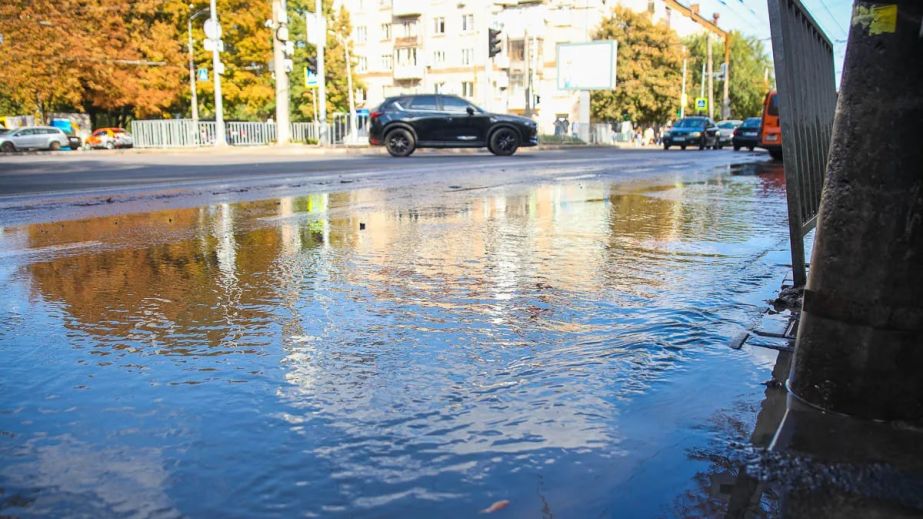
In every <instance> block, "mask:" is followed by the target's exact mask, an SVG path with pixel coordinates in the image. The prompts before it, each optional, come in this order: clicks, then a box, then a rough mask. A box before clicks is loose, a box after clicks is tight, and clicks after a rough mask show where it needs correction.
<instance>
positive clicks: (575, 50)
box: [557, 40, 618, 90]
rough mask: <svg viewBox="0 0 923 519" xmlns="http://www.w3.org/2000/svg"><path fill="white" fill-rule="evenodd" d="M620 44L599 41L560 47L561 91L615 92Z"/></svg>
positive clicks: (559, 86) (566, 44) (558, 54)
mask: <svg viewBox="0 0 923 519" xmlns="http://www.w3.org/2000/svg"><path fill="white" fill-rule="evenodd" d="M617 57H618V42H616V41H614V40H597V41H588V42H584V43H559V44H558V48H557V64H558V90H612V89H614V88H615V68H616V60H617Z"/></svg>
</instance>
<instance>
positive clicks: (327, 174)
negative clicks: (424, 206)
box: [0, 147, 768, 225]
mask: <svg viewBox="0 0 923 519" xmlns="http://www.w3.org/2000/svg"><path fill="white" fill-rule="evenodd" d="M767 158H768V156H767V155H766V154H765V153H761V152H752V153H751V152H733V151H730V150H718V151H712V150H708V151H698V150H690V151H680V150H671V151H663V150H660V149H639V150H624V149H615V148H602V147H599V148H597V147H574V148H566V149H556V150H537V149H526V150H521V151H520V153H517V154H516V155H514V156H512V157H495V156H493V155H491V154H489V153H487V152H471V151H464V152H454V151H451V150H450V151H436V150H423V151H421V152H418V153H416V154H414V155H413V156H411V157H409V158H404V159H395V158H392V157H390V156H388V155H387V154H385V153H383V152H381V151H380V150H358V151H350V153H348V154H347V153H343V152H342V150H341V151H339V152H335V153H334V154H325V155H321V154H317V153H316V152H315V151H314V150H310V151H306V150H305V149H304V148H299V147H292V148H279V149H272V148H251V149H240V148H231V149H228V150H222V151H216V150H193V151H182V152H150V151H147V152H142V151H128V152H104V151H103V152H85V153H61V154H55V155H5V156H4V155H0V224H4V225H10V224H13V223H25V222H29V221H40V220H42V221H48V220H54V219H58V218H77V217H81V216H83V215H85V214H86V213H87V211H86V210H85V208H87V207H95V206H97V205H112V204H115V205H117V206H120V207H118V208H115V207H110V208H108V209H105V210H102V211H99V210H97V211H95V213H94V214H99V213H110V214H111V213H115V212H124V211H135V210H151V209H155V208H157V207H164V208H166V207H170V206H173V207H176V206H189V205H195V204H204V203H213V202H218V201H234V200H240V199H256V198H260V197H265V198H268V197H271V196H274V195H276V194H278V193H279V192H282V191H284V192H295V191H302V192H303V191H309V190H312V189H324V190H332V189H336V188H337V187H336V186H337V185H338V184H348V183H364V184H363V185H369V186H371V185H375V186H377V187H382V186H384V187H394V188H406V187H407V186H412V187H422V186H426V185H429V184H433V186H431V187H435V188H441V189H448V188H451V189H459V188H482V187H489V186H497V185H505V184H513V183H527V182H528V183H531V182H537V181H541V180H542V179H548V178H557V177H560V176H562V175H581V174H607V175H627V176H633V177H645V176H654V175H658V174H667V173H669V174H675V173H677V172H681V173H685V172H701V171H705V170H710V169H714V168H716V167H731V166H732V165H734V164H754V163H758V162H765V161H766V160H767ZM436 184H438V186H436ZM343 187H345V186H343ZM353 187H355V186H353ZM119 202H131V205H125V204H119ZM155 202H156V203H155ZM62 211H63V212H64V213H66V214H60V213H62Z"/></svg>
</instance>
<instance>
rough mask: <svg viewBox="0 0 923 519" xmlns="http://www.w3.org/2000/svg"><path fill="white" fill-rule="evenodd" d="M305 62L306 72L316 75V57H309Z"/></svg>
mask: <svg viewBox="0 0 923 519" xmlns="http://www.w3.org/2000/svg"><path fill="white" fill-rule="evenodd" d="M307 62H308V63H307V66H308V70H310V71H311V72H314V73H315V74H316V73H317V56H314V57H310V56H309V57H308V59H307Z"/></svg>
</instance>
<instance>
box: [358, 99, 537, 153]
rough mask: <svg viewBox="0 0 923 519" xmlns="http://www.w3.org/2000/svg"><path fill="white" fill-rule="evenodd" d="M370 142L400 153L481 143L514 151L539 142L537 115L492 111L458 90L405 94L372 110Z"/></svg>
mask: <svg viewBox="0 0 923 519" xmlns="http://www.w3.org/2000/svg"><path fill="white" fill-rule="evenodd" d="M369 121H370V124H369V144H372V145H376V146H382V145H383V146H384V147H385V148H386V149H387V150H388V153H390V154H391V155H392V156H395V157H406V156H408V155H410V154H411V153H413V152H414V150H415V149H417V148H481V147H484V146H486V147H487V149H489V150H490V151H491V153H493V154H494V155H512V154H513V153H516V150H517V149H519V147H520V146H535V145H536V144H538V130H537V128H536V124H535V121H533V120H531V119H527V118H525V117H518V116H515V115H503V114H493V113H490V112H486V111H484V110H481V109H480V108H478V107H477V106H475V105H473V104H471V103H470V102H468V101H466V100H464V99H462V98H460V97H456V96H451V95H441V94H424V95H406V96H398V97H391V98H388V99H386V100H385V102H384V103H382V104H381V106H379V107H378V109H377V110H375V111H374V112H372V113H371V114H369Z"/></svg>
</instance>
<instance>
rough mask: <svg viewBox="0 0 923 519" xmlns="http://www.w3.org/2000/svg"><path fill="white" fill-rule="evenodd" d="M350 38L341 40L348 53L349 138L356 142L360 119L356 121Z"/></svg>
mask: <svg viewBox="0 0 923 519" xmlns="http://www.w3.org/2000/svg"><path fill="white" fill-rule="evenodd" d="M349 42H350V40H349V39H343V40H341V43H342V44H343V51H344V54H345V55H346V56H345V57H346V89H347V90H348V91H349V139H350V141H351V142H352V143H353V144H355V142H356V135H357V133H356V131H357V126H358V121H356V93H355V92H353V66H352V63H350V57H349Z"/></svg>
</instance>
